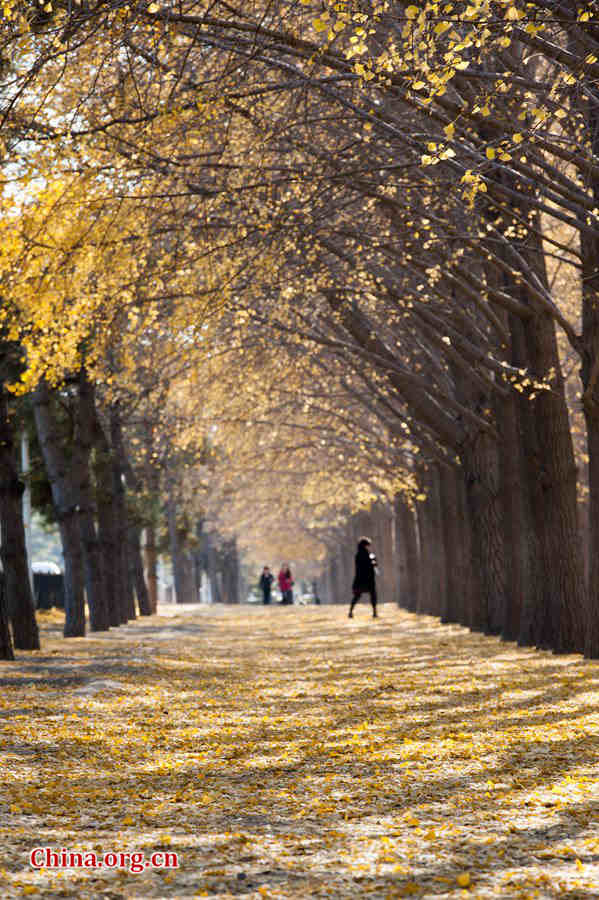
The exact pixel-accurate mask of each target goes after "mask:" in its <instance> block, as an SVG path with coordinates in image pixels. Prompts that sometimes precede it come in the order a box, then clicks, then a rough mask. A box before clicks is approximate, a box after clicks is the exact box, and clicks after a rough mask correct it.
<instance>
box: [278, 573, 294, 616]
mask: <svg viewBox="0 0 599 900" xmlns="http://www.w3.org/2000/svg"><path fill="white" fill-rule="evenodd" d="M278 582H279V590H280V592H281V603H282V604H283V606H287V605H289V604H291V603H293V578H292V577H291V569H290V568H289V563H283V564H282V565H281V569H280V571H279V575H278Z"/></svg>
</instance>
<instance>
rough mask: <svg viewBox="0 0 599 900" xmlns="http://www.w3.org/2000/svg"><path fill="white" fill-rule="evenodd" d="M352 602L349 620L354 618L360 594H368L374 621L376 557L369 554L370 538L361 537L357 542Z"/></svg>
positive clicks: (375, 615)
mask: <svg viewBox="0 0 599 900" xmlns="http://www.w3.org/2000/svg"><path fill="white" fill-rule="evenodd" d="M352 591H353V596H352V601H351V605H350V607H349V618H350V619H353V617H354V606H355V605H356V603H357V602H358V600H359V599H360V597H361V596H362V594H370V602H371V604H372V618H373V619H376V617H377V612H376V599H377V598H376V556H375V555H374V553H371V552H370V538H367V537H363V538H360V540H359V541H358V552H357V553H356V574H355V576H354V580H353V584H352Z"/></svg>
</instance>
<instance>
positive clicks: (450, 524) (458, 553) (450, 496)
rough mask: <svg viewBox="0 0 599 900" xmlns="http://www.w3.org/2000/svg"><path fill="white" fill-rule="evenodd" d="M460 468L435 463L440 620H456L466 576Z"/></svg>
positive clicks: (458, 617) (459, 618)
mask: <svg viewBox="0 0 599 900" xmlns="http://www.w3.org/2000/svg"><path fill="white" fill-rule="evenodd" d="M460 477H461V472H458V471H456V469H455V468H454V467H453V466H450V465H447V466H439V485H440V495H441V524H442V535H443V546H444V555H445V563H446V564H445V573H446V590H445V596H444V606H443V608H442V609H441V621H442V622H459V621H460V620H461V611H460V605H461V600H462V596H463V593H464V588H465V585H466V583H467V580H468V561H467V560H466V557H465V552H466V547H465V546H464V540H463V529H462V526H461V523H460V503H459V495H458V491H459V485H458V478H460Z"/></svg>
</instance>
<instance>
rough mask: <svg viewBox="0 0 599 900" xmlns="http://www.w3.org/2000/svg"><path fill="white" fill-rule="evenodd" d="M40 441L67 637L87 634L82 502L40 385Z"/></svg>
mask: <svg viewBox="0 0 599 900" xmlns="http://www.w3.org/2000/svg"><path fill="white" fill-rule="evenodd" d="M33 409H34V414H35V424H36V428H37V434H38V440H39V444H40V447H41V451H42V456H43V458H44V462H45V465H46V470H47V472H48V478H49V480H50V486H51V489H52V500H53V502H54V507H55V509H56V516H57V519H58V525H59V528H60V538H61V541H62V550H63V555H64V563H65V574H64V580H65V604H64V606H65V624H64V636H65V637H82V636H83V635H84V634H85V591H84V575H83V553H82V548H81V536H80V533H79V507H78V498H77V497H76V496H75V489H74V485H73V480H72V478H71V477H70V476H71V466H70V463H69V460H68V459H67V457H66V455H65V453H64V450H63V446H62V440H61V435H60V429H59V425H58V422H57V420H56V416H55V415H54V413H53V409H52V398H51V394H50V391H49V389H48V385H47V384H46V383H45V382H44V381H40V383H39V384H38V386H37V388H36V389H35V391H34V394H33Z"/></svg>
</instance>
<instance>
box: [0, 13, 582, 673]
mask: <svg viewBox="0 0 599 900" xmlns="http://www.w3.org/2000/svg"><path fill="white" fill-rule="evenodd" d="M9 6H10V7H11V9H12V10H13V16H12V18H6V19H5V20H4V21H3V23H2V26H1V27H2V42H3V43H2V46H3V47H4V50H3V59H4V60H5V63H4V72H3V80H4V87H3V104H4V117H5V123H6V124H7V126H8V131H7V133H8V134H9V140H8V141H7V143H6V147H5V166H4V172H5V179H6V183H5V192H4V202H3V218H2V227H3V231H4V235H3V236H4V238H5V240H4V243H3V246H4V249H3V251H2V269H3V274H4V279H3V283H4V284H5V285H6V287H5V289H4V296H5V298H6V299H5V307H6V322H7V329H8V336H9V337H10V339H11V340H14V341H16V342H17V343H19V345H20V346H21V347H23V349H24V351H25V354H26V359H25V363H24V370H23V374H22V376H21V378H20V381H19V385H20V389H21V390H22V391H24V392H26V391H32V392H33V396H34V397H39V396H40V390H42V393H43V387H42V388H40V387H39V385H40V384H41V385H42V386H43V385H44V384H50V385H51V386H55V387H56V386H59V385H61V386H63V389H64V385H65V384H67V383H70V381H69V380H70V379H73V377H74V373H75V374H78V373H79V372H80V371H81V370H84V371H85V373H86V379H87V381H88V382H89V384H90V385H91V386H92V387H93V388H94V389H95V391H96V392H97V393H99V395H100V397H101V403H102V408H103V410H104V412H103V413H101V414H100V420H101V421H102V416H104V418H105V421H104V422H103V425H104V434H109V435H110V444H109V446H110V447H111V448H112V449H114V448H118V446H119V443H122V444H124V445H125V446H126V448H127V450H128V451H129V453H128V458H129V464H130V466H131V470H132V472H133V473H134V475H133V476H131V477H130V479H129V480H130V484H129V489H130V490H131V491H132V492H133V494H135V492H136V490H141V491H143V490H145V489H147V485H148V484H149V483H150V482H151V480H152V477H154V478H155V476H150V475H149V474H148V471H156V470H161V471H164V472H166V471H167V469H168V466H169V465H172V463H169V460H173V459H175V458H176V459H178V460H181V459H183V460H185V464H184V466H183V467H181V468H177V467H175V470H172V471H171V475H170V476H168V477H166V478H165V481H164V485H165V486H166V487H165V489H166V492H167V493H168V490H169V487H168V485H169V484H170V485H171V486H172V485H176V486H177V489H178V490H179V492H180V493H181V494H182V497H183V498H184V500H185V505H187V508H188V509H189V510H190V511H193V514H191V513H190V515H191V519H190V520H191V521H197V520H198V519H200V518H202V519H205V518H207V520H208V521H209V522H211V523H218V528H219V529H220V530H221V531H222V532H223V533H224V534H226V535H227V536H229V537H231V536H232V535H233V534H234V533H235V532H236V533H237V534H238V535H239V538H240V541H241V542H242V543H244V544H245V546H247V547H249V548H250V549H251V551H252V553H253V554H254V557H255V558H257V556H258V554H264V553H265V552H266V549H267V548H271V552H272V553H276V554H277V555H279V556H280V557H281V558H286V557H288V556H289V555H291V551H290V548H293V555H294V556H295V557H296V558H297V557H298V556H300V555H302V556H304V557H306V558H309V557H312V558H318V557H320V558H321V560H322V558H323V557H324V556H326V555H327V553H328V554H329V562H331V561H332V564H335V562H334V560H333V557H334V556H335V554H333V555H332V556H331V554H332V547H333V543H334V541H335V540H339V541H344V542H345V538H346V536H347V534H348V532H347V531H346V528H347V527H350V526H348V525H347V523H348V521H350V520H351V521H354V520H353V519H352V516H354V515H355V514H356V513H357V512H358V511H359V510H360V509H361V508H364V507H365V506H368V504H371V503H373V502H379V503H381V504H383V505H385V504H386V506H387V508H388V509H389V510H392V511H393V516H392V518H391V519H390V521H393V522H394V523H395V525H394V526H393V529H391V532H390V533H393V534H396V535H400V539H399V545H398V546H399V547H400V548H401V547H404V548H405V551H403V550H401V551H400V557H401V553H404V557H401V558H403V560H404V561H403V562H401V558H400V557H398V556H397V551H395V554H396V562H397V565H398V566H399V562H401V570H402V571H403V570H405V572H406V578H407V579H408V580H407V581H406V578H404V583H403V586H402V587H401V592H402V594H401V596H402V597H403V598H405V597H407V598H408V599H405V600H403V601H402V602H405V603H409V604H411V605H413V604H416V606H417V608H419V609H421V610H423V611H430V612H435V613H437V614H441V615H443V616H445V617H446V618H448V619H451V620H457V621H460V622H463V623H465V624H468V625H470V626H472V627H476V628H479V629H482V630H486V631H490V632H493V633H501V634H503V635H504V636H505V637H509V638H517V639H519V640H520V641H522V642H524V643H529V644H533V645H538V646H544V647H553V648H554V649H556V650H558V651H572V650H576V651H581V652H585V653H586V654H588V655H591V656H596V655H597V653H599V613H598V612H597V610H598V609H599V604H598V603H597V591H598V590H599V569H598V568H597V567H598V566H599V384H598V382H599V309H598V303H599V268H598V267H599V242H598V240H599V220H598V215H599V211H598V203H599V201H598V198H599V181H598V173H599V101H597V97H596V81H597V77H598V74H599V62H598V60H599V52H598V51H599V32H598V30H597V25H596V21H597V4H596V2H594V0H590V2H584V3H579V4H578V5H577V6H572V5H570V4H566V3H563V2H560V0H538V2H528V3H524V2H519V0H509V2H503V0H501V2H500V0H473V2H468V3H466V2H459V0H458V2H455V3H451V4H441V3H438V2H436V0H426V2H424V3H419V4H407V3H405V4H404V3H400V2H394V0H376V2H368V0H364V2H349V0H348V2H335V3H330V4H328V3H326V2H325V3H320V2H319V3H312V2H311V0H307V2H304V0H302V2H297V0H277V2H276V3H265V2H263V0H253V2H251V3H248V4H244V8H243V10H239V9H237V8H234V7H231V6H230V4H228V3H224V2H222V3H221V2H219V0H216V2H211V3H204V2H202V0H188V2H184V3H181V2H177V3H174V2H165V3H163V4H160V3H150V4H147V5H144V4H141V5H139V4H128V3H122V2H118V3H116V2H115V3H114V4H113V3H111V2H108V3H103V4H101V5H99V6H98V7H94V8H91V7H87V6H85V7H84V6H81V7H73V6H72V5H70V4H65V5H64V6H62V5H61V4H58V5H56V6H53V7H52V9H51V10H44V12H43V14H42V12H39V11H38V12H36V13H35V15H32V14H31V11H30V10H28V9H22V8H21V7H20V6H19V4H17V3H15V4H9ZM17 48H18V53H17ZM82 85H86V86H87V85H91V86H92V87H91V88H89V89H87V88H85V89H82ZM42 96H43V97H44V98H45V103H44V104H43V105H42V104H41V103H40V98H41V97H42ZM15 181H18V182H19V183H20V194H19V195H18V198H17V195H16V194H15V190H14V182H15ZM575 368H578V369H579V372H580V382H579V387H578V388H576V387H575V381H574V377H572V372H573V371H574V369H575ZM566 376H567V377H566ZM43 409H44V401H43V400H39V399H38V400H37V402H36V415H37V417H38V419H39V416H40V410H43ZM113 410H117V412H118V415H117V418H116V420H115V421H114V427H113V418H112V417H111V416H112V411H113ZM144 417H145V420H146V426H145V433H144V437H143V439H142V438H141V436H140V429H142V428H143V427H144V426H142V424H141V423H142V421H143V420H144ZM148 421H150V422H151V423H152V424H151V425H150V426H149V429H150V431H151V429H152V428H153V427H156V423H158V425H159V427H158V431H157V432H156V433H157V434H160V435H161V438H160V440H161V441H163V445H161V446H159V447H154V446H153V445H152V441H151V440H149V439H148V436H147V435H148V426H147V422H148ZM113 432H114V433H113ZM123 434H125V437H123V436H122V435H123ZM152 434H154V432H152ZM166 434H168V435H169V436H170V437H169V440H168V441H165V439H164V435H166ZM173 435H175V438H174V439H173ZM85 440H87V438H86V439H85ZM85 440H84V444H85ZM43 445H44V441H43V439H42V446H43ZM167 445H168V451H167V449H166V447H167ZM47 446H51V441H50V443H49V444H47ZM90 446H92V447H94V448H95V449H94V450H93V451H90V452H92V455H93V458H94V459H95V458H96V454H98V453H99V450H98V447H97V445H95V444H93V443H92V444H90ZM83 455H85V453H84V454H83ZM100 455H101V454H100ZM117 455H118V451H117ZM148 459H150V460H151V461H152V466H150V469H149V470H147V469H146V468H144V465H145V464H146V463H147V461H148ZM116 465H117V468H119V467H120V469H119V471H120V472H121V477H120V480H119V479H118V478H117V481H118V490H119V491H120V490H121V488H122V485H123V483H124V482H123V479H126V478H127V471H128V468H127V464H126V463H125V462H124V461H123V460H122V457H121V461H120V462H119V463H118V464H116ZM84 468H85V466H83V468H82V470H81V471H82V472H83V470H84ZM49 471H50V468H49ZM173 471H174V473H175V474H173ZM183 472H184V473H185V474H182V473H183ZM140 473H142V474H141V475H140ZM135 477H136V478H137V479H138V482H137V486H136V481H135ZM56 478H58V476H56ZM56 478H55V479H54V480H56ZM51 480H52V476H51ZM182 485H183V486H182ZM57 502H58V501H57ZM97 502H98V501H97V500H96V503H97ZM111 502H113V501H111ZM114 502H115V503H117V502H119V501H118V497H117V496H116V495H115V498H114ZM94 524H95V528H96V534H99V520H98V521H96V522H95V523H94ZM61 527H62V526H61ZM211 527H212V526H211ZM63 530H64V529H63ZM171 533H172V534H176V529H174V528H171ZM188 533H189V534H190V535H193V529H188ZM401 535H403V538H402V537H401ZM405 554H407V555H405ZM407 559H409V560H411V562H410V563H409V564H408V562H406V560H407ZM416 559H418V560H419V563H418V564H417V565H416V564H415V562H414V561H415V560H416ZM413 565H416V571H417V572H419V574H420V578H419V581H418V592H417V593H416V592H415V589H413V588H409V589H408V588H406V590H404V588H405V587H406V585H407V584H409V581H410V578H412V566H413ZM347 566H348V560H347V559H346V560H345V561H344V565H343V569H344V570H346V569H347ZM394 566H395V564H394ZM394 566H392V571H396V569H395V568H394ZM329 568H330V566H329ZM332 581H334V579H332V580H331V578H330V577H329V582H331V583H332ZM181 591H183V588H181ZM414 597H417V598H418V599H416V600H415V599H414ZM410 598H411V599H410ZM99 608H100V607H99Z"/></svg>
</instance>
